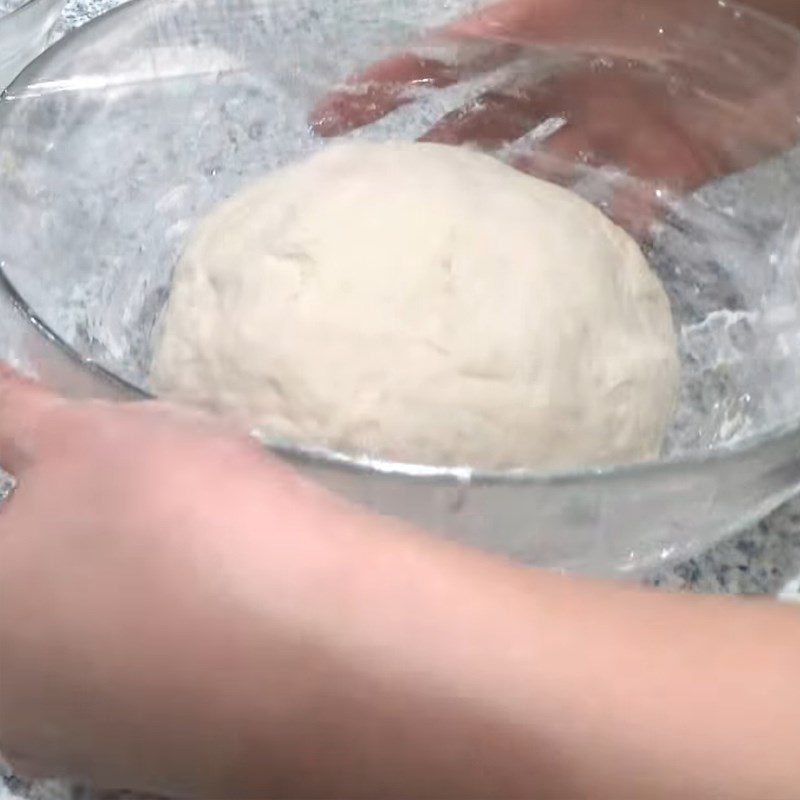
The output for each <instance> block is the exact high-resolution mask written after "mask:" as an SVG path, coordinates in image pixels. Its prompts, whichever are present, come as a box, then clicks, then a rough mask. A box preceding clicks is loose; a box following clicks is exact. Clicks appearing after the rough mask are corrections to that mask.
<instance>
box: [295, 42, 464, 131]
mask: <svg viewBox="0 0 800 800" xmlns="http://www.w3.org/2000/svg"><path fill="white" fill-rule="evenodd" d="M457 80H458V73H457V70H456V68H455V67H453V66H451V65H448V64H445V63H443V62H441V61H437V60H435V59H428V58H421V57H419V56H415V55H412V54H410V53H406V54H404V55H400V56H396V57H394V58H391V59H388V60H387V61H382V62H381V63H379V64H376V65H374V66H373V67H370V69H368V70H366V71H365V72H364V73H362V74H361V75H358V76H356V77H355V78H352V79H351V80H350V81H348V84H347V86H345V87H344V88H343V89H340V90H338V91H335V92H332V93H331V94H329V95H328V96H327V97H325V98H323V100H322V102H320V103H319V105H317V107H316V108H315V109H314V110H313V111H312V113H311V118H310V121H311V127H312V129H313V131H314V133H316V134H317V136H323V137H330V136H340V135H341V134H343V133H347V132H348V131H351V130H355V129H356V128H361V127H364V126H365V125H370V124H372V123H373V122H377V121H378V120H379V119H381V118H382V117H384V116H386V115H387V114H389V113H391V112H392V111H395V110H396V109H398V108H400V106H402V105H404V104H406V103H408V102H410V101H411V99H412V98H411V89H412V88H413V87H415V86H431V87H435V88H444V87H446V86H451V85H452V84H453V83H455V82H456V81H457Z"/></svg>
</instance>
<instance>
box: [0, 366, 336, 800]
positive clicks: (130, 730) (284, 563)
mask: <svg viewBox="0 0 800 800" xmlns="http://www.w3.org/2000/svg"><path fill="white" fill-rule="evenodd" d="M0 463H1V464H2V466H3V467H4V468H6V469H7V470H9V471H11V472H12V473H13V474H14V475H15V476H16V477H17V479H18V486H17V488H16V490H15V492H14V493H13V495H12V497H11V499H10V500H9V501H8V503H7V504H3V506H2V507H0V752H2V753H3V754H4V755H5V757H6V758H7V759H8V760H9V761H10V763H11V765H12V766H13V767H14V768H15V769H17V770H18V771H20V772H21V773H24V774H26V775H28V776H53V775H67V776H72V777H75V778H81V779H91V780H94V781H97V782H98V783H99V784H100V785H101V786H103V785H105V786H109V787H115V786H120V785H122V786H130V787H137V788H145V789H148V788H149V789H153V790H168V789H171V790H177V791H189V792H192V791H194V790H197V791H200V790H201V789H202V791H205V792H207V793H209V794H211V795H212V796H216V797H219V796H220V795H219V794H218V792H219V789H220V785H219V784H220V782H221V781H223V782H224V780H223V778H222V777H221V776H224V775H227V777H228V778H230V774H229V770H230V771H233V770H236V769H239V770H240V771H241V774H243V775H244V774H245V773H246V770H245V769H244V768H243V767H241V765H239V766H237V767H234V766H231V765H232V764H233V763H234V762H237V761H238V760H239V758H240V755H237V748H242V750H246V749H247V746H248V742H247V735H246V730H245V729H246V724H245V723H244V722H243V719H244V717H246V715H244V714H241V713H239V709H238V708H237V704H240V702H241V701H240V699H239V698H238V696H237V691H236V690H237V687H238V685H239V684H242V685H250V686H251V687H252V686H256V687H257V686H258V685H259V682H260V681H261V679H262V677H263V679H264V680H266V681H268V680H269V677H268V676H269V674H270V673H269V669H267V668H266V666H265V665H266V663H267V662H268V661H269V658H267V659H263V658H262V656H263V655H264V652H265V648H266V649H269V648H275V650H276V651H278V652H280V653H281V656H280V658H281V659H282V663H283V664H284V665H285V667H286V668H287V669H288V668H290V666H291V663H292V658H293V657H294V655H293V654H294V653H296V651H297V649H298V648H297V646H293V645H292V644H291V643H289V644H286V646H281V642H282V635H280V634H275V635H274V636H273V633H275V631H274V626H273V625H272V624H271V622H270V619H271V618H272V617H273V616H276V615H278V611H277V610H276V609H277V606H275V607H272V606H270V605H269V601H266V597H273V596H274V597H277V598H279V603H278V604H277V605H280V604H281V603H283V604H284V605H283V606H281V609H282V610H284V609H285V608H286V607H287V606H288V607H289V608H291V604H292V603H293V602H295V601H298V598H299V596H300V594H301V592H302V588H301V587H302V586H303V585H304V583H303V580H301V579H299V578H298V577H297V574H296V573H294V571H293V568H292V565H293V564H294V563H297V562H302V574H303V575H304V576H307V577H308V579H309V580H311V579H313V576H314V574H315V564H316V563H317V558H318V557H321V554H322V553H326V552H327V551H326V550H325V548H324V547H322V546H321V547H320V548H319V550H317V549H316V546H315V544H314V542H315V541H316V539H315V537H316V533H317V531H320V530H321V531H323V532H324V533H327V534H328V536H329V537H331V538H333V539H335V534H334V533H333V529H334V528H335V527H336V520H337V519H338V518H340V517H341V516H342V515H343V512H342V508H341V504H340V503H339V502H338V501H336V500H335V499H333V498H331V497H329V496H328V495H327V494H326V493H324V492H323V491H322V490H317V489H316V488H315V487H310V486H307V485H306V484H305V483H304V482H302V481H301V480H300V479H298V478H296V477H295V476H294V474H293V473H291V472H289V471H288V470H286V469H284V468H282V467H281V466H280V465H278V464H277V463H273V462H271V461H269V460H268V459H267V458H266V457H265V454H264V453H263V451H262V449H261V448H260V447H259V446H257V445H256V444H255V443H251V442H250V440H249V439H248V438H247V437H244V436H241V435H239V434H237V433H235V432H234V433H232V432H231V431H229V430H228V429H227V428H226V427H225V426H224V425H222V424H220V423H217V422H212V421H209V420H207V419H205V418H204V417H201V416H197V415H194V414H191V413H183V412H179V411H176V410H174V409H171V408H169V407H166V406H162V405H159V404H144V403H143V404H133V405H113V404H110V403H103V402H70V401H66V400H63V399H61V398H59V397H56V396H54V395H52V394H50V393H48V392H46V391H45V390H44V389H42V388H40V387H39V386H37V385H34V384H32V383H29V382H26V381H22V380H21V379H19V378H16V377H14V376H13V375H11V374H10V373H8V372H7V371H4V372H3V373H2V376H0ZM317 513H319V515H320V516H319V517H317V516H316V514H317ZM273 522H275V523H276V524H275V525H273V524H272V523H273ZM318 523H319V524H318ZM326 563H329V564H334V565H335V563H336V560H335V558H330V559H327V562H326ZM287 584H288V585H287ZM265 587H266V588H268V589H269V591H266V592H265ZM273 592H274V594H273ZM254 597H257V598H258V600H254V599H253V598H254ZM290 616H291V615H290V614H288V613H284V614H283V615H282V619H283V620H284V621H285V620H286V619H288V618H289V617H290ZM289 638H290V639H292V635H290V636H289ZM254 661H258V662H259V667H258V679H257V680H253V679H252V676H248V668H249V666H248V665H252V664H253V662H254ZM254 669H255V668H254ZM262 673H263V674H262ZM249 678H250V679H249ZM251 690H252V689H251ZM262 694H263V693H262ZM247 702H248V704H249V706H250V707H255V706H257V705H258V703H257V702H253V701H252V700H248V701H247ZM262 711H263V709H262ZM268 716H269V715H268V713H266V712H265V717H268ZM232 718H235V719H236V722H235V723H232V722H230V720H231V719H232ZM226 720H228V722H226ZM231 728H233V730H231ZM220 742H221V743H222V744H220ZM226 765H227V766H226Z"/></svg>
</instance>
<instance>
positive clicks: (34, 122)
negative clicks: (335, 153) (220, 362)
mask: <svg viewBox="0 0 800 800" xmlns="http://www.w3.org/2000/svg"><path fill="white" fill-rule="evenodd" d="M697 5H703V6H705V5H706V4H699V3H694V4H688V5H684V3H683V2H682V0H676V2H675V3H674V4H672V5H670V7H669V9H668V10H664V9H662V10H660V11H658V12H657V13H656V12H653V11H650V10H648V4H647V3H645V2H638V1H637V2H632V0H597V1H596V7H597V9H596V11H594V12H592V13H586V14H584V15H583V16H582V17H580V18H579V19H580V24H576V23H575V21H574V20H573V21H572V24H570V25H569V26H565V27H561V28H560V27H558V26H557V25H556V26H552V27H551V28H539V29H536V30H534V29H531V28H525V27H524V26H517V27H509V28H507V29H502V30H496V31H494V32H493V34H492V36H491V38H486V37H483V38H475V37H466V36H463V37H456V36H452V35H448V36H444V37H442V36H434V37H431V36H430V35H429V34H430V33H431V32H433V31H438V32H440V31H441V30H442V26H445V25H447V24H449V23H451V22H454V21H456V20H459V19H462V18H463V17H464V16H465V15H469V14H473V13H475V12H476V10H480V8H481V6H480V4H476V3H474V2H471V0H448V1H447V2H441V0H435V1H434V0H402V1H401V0H291V1H289V0H272V1H271V2H265V1H264V0H174V1H173V2H171V3H164V2H160V0H134V2H131V3H129V4H127V5H126V6H123V7H121V8H119V9H117V10H116V11H115V12H112V13H111V14H108V15H106V16H105V17H103V18H101V19H99V20H97V21H95V22H94V23H92V24H90V25H88V26H86V27H85V28H84V29H82V30H81V31H79V32H78V33H76V34H74V35H72V36H69V37H67V38H66V39H65V40H64V41H62V42H61V43H59V44H58V45H57V46H56V47H54V48H51V50H49V51H48V52H47V53H45V55H44V56H42V57H41V58H40V59H38V60H37V61H36V62H35V63H34V64H33V65H32V66H31V67H29V68H28V69H27V70H26V71H25V72H24V73H23V75H22V76H21V77H20V79H18V80H17V81H16V83H15V84H14V85H13V86H12V87H11V89H10V90H9V91H8V92H7V94H6V96H5V97H4V98H3V100H2V103H0V115H2V119H1V120H0V172H1V173H2V179H1V180H0V207H2V208H3V214H2V215H0V260H1V262H2V269H3V271H4V273H5V275H6V276H7V277H8V279H9V280H10V281H11V282H12V283H13V284H14V286H15V287H16V289H17V290H18V292H19V293H20V294H21V296H22V297H23V298H24V299H25V300H26V301H27V303H28V304H29V305H30V307H31V308H32V309H33V311H34V313H35V314H36V316H37V317H38V318H39V319H40V320H41V321H42V322H43V323H44V324H45V325H46V326H47V327H49V328H50V329H51V331H52V332H54V333H55V335H56V336H57V337H59V338H60V339H61V340H63V342H65V343H66V344H67V345H68V346H69V347H71V348H74V350H75V351H77V353H78V354H79V355H80V356H81V357H82V358H84V359H86V360H88V361H92V362H95V363H99V364H101V365H102V366H103V367H105V368H106V369H108V370H109V371H110V372H112V373H113V374H114V375H117V376H119V377H120V378H122V379H123V380H124V381H127V382H129V383H131V384H133V385H134V386H137V387H140V388H141V389H143V390H145V391H146V389H147V375H148V368H149V362H150V358H151V348H152V339H153V332H154V327H155V325H156V323H157V320H158V317H159V313H160V311H161V309H162V308H163V305H164V302H165V300H166V298H167V296H168V293H169V284H170V277H171V273H172V269H173V267H174V265H175V263H176V261H177V259H178V258H179V256H180V253H181V250H182V248H183V247H184V244H185V242H186V239H187V236H188V234H189V233H190V231H191V229H192V226H193V225H194V224H195V223H196V222H197V221H198V220H199V219H200V218H201V217H202V216H203V215H204V214H205V213H207V212H208V211H209V210H210V209H211V208H212V207H213V206H214V205H215V204H216V203H217V202H219V201H220V200H221V199H223V198H225V197H227V196H229V195H231V194H232V193H234V192H235V191H236V190H237V189H239V188H240V187H241V186H243V185H244V184H246V183H248V182H249V181H252V180H254V179H256V178H258V177H260V176H261V175H263V174H264V173H265V172H267V171H269V170H271V169H273V168H275V167H278V166H280V165H282V164H285V163H287V162H290V161H292V160H295V159H298V158H301V157H303V156H304V155H306V154H309V153H311V152H313V151H315V150H317V149H319V148H321V147H325V146H326V145H327V141H326V140H324V139H322V138H320V137H318V136H315V135H314V133H313V132H312V130H311V129H310V127H309V114H310V113H311V110H312V109H313V108H314V107H315V105H316V104H317V103H318V102H319V101H320V99H321V98H323V97H325V95H326V93H327V92H329V91H330V90H331V88H332V87H333V86H336V85H338V84H341V83H343V82H344V81H346V80H347V79H348V77H349V76H352V75H353V74H356V73H358V72H359V70H362V69H363V68H365V67H367V66H368V65H370V64H372V63H374V62H375V61H379V60H380V59H383V58H386V57H388V56H391V55H393V54H396V53H398V52H415V53H417V54H419V55H420V56H421V57H423V58H425V59H431V58H434V59H437V60H442V61H445V62H447V63H450V64H452V63H462V62H472V61H475V60H480V59H484V61H483V62H481V63H484V64H488V65H489V66H486V67H485V69H482V70H480V71H477V72H476V73H475V74H470V75H468V76H466V77H465V78H464V80H463V81H460V82H458V83H455V84H453V85H450V86H447V87H445V88H435V87H433V86H431V85H428V84H425V83H424V82H423V83H422V84H420V85H417V86H414V87H412V91H411V94H410V96H409V98H408V99H409V100H410V102H407V103H405V104H404V105H402V106H401V107H400V108H398V109H397V110H395V111H394V112H392V113H390V114H388V115H387V116H386V117H384V118H382V119H380V120H378V121H376V122H374V123H373V124H370V125H367V126H365V127H363V128H360V129H357V130H354V131H351V132H348V133H346V134H345V135H346V136H350V137H366V138H369V139H375V140H384V139H398V138H404V139H413V138H416V137H419V136H421V135H423V134H425V132H426V131H428V130H429V129H430V128H431V126H433V125H434V124H435V123H436V122H437V121H438V120H440V119H441V118H442V117H443V116H445V115H447V114H451V113H453V112H457V110H458V109H460V108H463V107H464V105H465V104H466V105H467V106H468V107H469V106H470V104H472V106H473V108H474V107H475V103H480V102H483V100H484V99H485V98H486V96H487V95H486V92H487V91H488V92H490V93H491V92H495V93H496V92H498V91H503V92H506V93H507V92H509V91H510V92H512V93H513V92H514V91H516V90H517V89H518V88H519V86H521V85H523V84H524V86H525V87H527V89H526V90H528V89H529V88H530V87H531V86H534V87H536V86H538V87H543V89H546V88H547V87H552V86H554V85H555V86H557V87H558V91H556V92H555V94H554V96H553V97H551V99H550V102H549V104H548V106H547V107H546V108H545V109H544V110H543V111H542V113H541V114H540V115H539V117H538V118H537V119H535V120H532V121H531V123H530V125H529V126H528V130H527V131H526V132H524V133H522V134H520V135H519V136H517V137H515V138H514V139H513V140H512V141H508V142H504V143H503V144H502V145H498V146H496V147H494V148H493V150H494V152H495V153H496V155H497V157H498V158H502V159H506V160H511V161H513V162H514V163H515V164H519V165H523V166H525V168H528V169H530V170H531V171H534V172H540V173H543V174H546V176H547V177H550V178H551V179H556V180H559V181H560V182H561V183H563V184H564V185H567V186H569V187H571V188H573V189H574V190H575V191H578V192H580V193H581V194H583V195H584V196H585V197H587V198H588V199H590V200H591V201H592V202H595V203H596V204H598V205H600V206H601V207H603V208H604V209H605V210H607V211H608V212H609V213H619V211H620V208H619V198H620V197H623V198H626V199H627V203H628V206H631V205H632V206H633V213H632V214H630V213H627V212H626V214H623V215H622V218H623V220H624V221H626V222H627V223H628V224H629V225H630V226H632V229H634V230H635V231H636V232H637V233H639V234H642V241H643V245H644V246H645V248H646V252H647V254H648V256H649V258H650V261H651V264H652V265H653V267H654V269H656V270H657V272H658V273H659V275H660V277H661V278H662V280H663V282H664V284H665V286H666V288H667V291H668V293H669V295H670V297H671V300H672V303H673V309H674V314H675V319H676V324H677V326H678V329H679V334H680V347H681V360H682V366H683V376H682V393H681V399H680V407H679V409H678V412H677V415H676V418H675V422H674V424H673V426H672V429H671V431H670V434H669V440H668V442H667V445H666V449H665V453H664V457H665V458H680V457H687V456H689V457H693V456H697V455H698V454H703V453H707V452H708V451H709V450H712V449H715V448H720V447H729V446H731V445H735V444H738V443H741V442H744V441H746V440H748V439H749V438H750V437H754V436H758V435H764V434H765V433H768V432H769V431H770V430H773V429H776V428H779V427H781V426H785V425H786V424H787V423H789V422H792V421H793V420H795V419H796V418H797V417H798V414H800V380H798V376H800V277H799V275H800V272H799V271H798V254H797V251H798V247H800V237H798V232H799V231H800V225H799V224H798V223H799V222H800V217H799V216H798V211H797V210H796V209H798V208H800V204H799V203H798V201H799V200H800V196H798V195H800V191H798V188H796V187H800V164H798V162H797V159H796V158H795V157H794V154H793V152H792V150H791V148H792V146H793V144H794V142H795V141H796V140H797V138H798V136H797V134H798V130H800V124H798V120H797V118H796V117H795V114H794V112H793V111H792V112H791V114H788V115H787V113H785V109H787V108H793V107H794V106H792V103H791V98H795V99H797V97H798V96H800V78H798V75H799V74H800V73H798V71H797V70H798V67H797V64H800V58H799V57H800V45H799V44H798V38H797V37H796V35H795V34H794V33H793V32H792V31H790V30H789V29H788V28H785V27H783V26H781V25H779V24H777V23H774V22H773V21H771V20H769V19H767V18H765V17H762V16H759V15H758V14H755V13H752V12H746V11H744V10H742V9H739V8H737V7H735V6H731V5H725V4H720V5H717V4H713V7H711V8H706V9H705V10H704V11H703V13H699V12H696V11H695V12H690V11H689V10H687V9H691V8H692V6H697ZM588 7H589V4H585V5H584V8H588ZM609 21H611V22H613V25H612V24H609ZM503 50H504V51H506V52H507V53H510V56H506V57H503V58H502V59H494V58H485V56H486V55H487V54H489V55H491V54H493V53H495V52H500V51H503ZM598 76H599V78H598ZM609 77H610V78H611V80H606V78H609ZM595 79H598V80H601V81H604V82H605V83H604V85H606V87H607V90H606V95H597V94H596V93H595V94H592V92H589V93H588V100H587V93H586V91H585V87H586V86H587V85H588V86H590V87H591V86H592V85H593V83H592V82H593V81H594V80H595ZM520 82H522V83H520ZM554 82H555V83H554ZM587 82H588V83H587ZM631 86H632V87H633V88H634V89H635V91H634V92H633V93H631V92H630V91H629V88H630V87H631ZM509 87H510V88H509ZM581 87H583V88H581ZM615 87H616V88H615ZM619 87H622V88H619ZM636 92H639V94H638V95H637V94H636ZM551 94H552V93H551ZM489 96H491V94H490V95H489ZM598 96H600V98H601V100H602V102H600V103H598V102H595V103H594V111H591V108H592V104H591V102H589V101H591V99H592V98H595V100H596V99H597V97H598ZM622 96H624V97H625V98H627V99H630V98H631V97H633V98H634V106H636V107H637V108H638V107H639V106H648V107H650V106H652V107H653V108H662V109H666V110H665V111H664V113H663V115H662V117H663V118H658V119H661V121H662V122H663V126H662V127H661V128H653V129H652V130H651V129H649V128H646V127H642V125H641V124H640V122H639V118H638V117H636V116H634V117H633V118H630V117H628V116H626V114H625V113H618V110H617V106H616V104H615V103H616V100H617V99H618V98H619V97H622ZM636 98H638V99H636ZM764 98H766V100H765V99H764ZM770 98H773V101H770ZM774 98H777V99H774ZM653 101H655V102H653ZM770 102H771V104H770ZM765 103H766V104H765ZM637 104H638V105H637ZM671 104H673V105H674V107H675V108H676V109H680V114H679V115H678V116H676V117H672V116H670V115H669V113H667V112H668V111H669V109H670V108H671V107H672V106H671ZM776 109H778V111H776ZM780 109H783V111H781V110H780ZM589 113H593V114H594V115H595V118H597V119H600V120H602V125H601V127H602V129H603V130H602V136H601V138H602V140H603V142H605V146H604V147H603V148H599V149H595V150H592V151H591V152H589V151H588V150H586V149H580V148H577V149H575V150H574V151H573V152H571V153H565V152H563V151H562V150H555V149H554V148H552V147H551V146H550V145H551V144H552V142H553V141H554V138H553V137H558V136H559V135H560V133H561V134H563V131H564V130H569V129H570V126H573V127H575V126H578V125H579V124H580V123H581V120H582V119H583V117H582V116H581V115H582V114H589ZM651 116H652V115H651ZM676 129H678V130H679V132H680V133H681V135H683V134H687V133H688V134H693V133H697V132H698V131H700V132H702V136H700V137H699V139H700V140H701V144H700V145H698V146H697V147H696V150H693V149H692V147H693V144H692V143H691V142H690V143H689V144H688V145H687V147H688V148H689V149H688V151H687V152H688V156H687V158H688V159H689V160H690V161H692V163H695V162H698V163H700V164H701V166H702V167H703V169H705V167H706V166H708V165H707V164H705V163H704V159H705V161H708V162H712V163H711V166H710V167H708V169H707V170H706V171H705V172H703V173H702V175H700V176H699V177H700V178H702V177H712V178H714V177H717V176H719V175H720V174H721V173H722V172H725V171H726V170H727V169H728V168H730V169H734V170H736V172H735V174H733V175H731V176H729V177H726V178H724V179H721V180H716V181H713V182H711V183H708V184H706V185H705V186H704V187H703V188H701V189H699V190H697V191H688V192H678V191H675V190H673V188H670V187H671V183H672V181H673V179H674V178H675V174H674V173H673V167H674V165H675V161H674V158H673V155H674V150H672V149H670V147H671V145H670V146H668V145H667V144H665V141H666V140H665V139H663V138H662V134H661V131H662V130H666V131H669V132H672V133H674V132H675V130H676ZM643 136H645V137H647V138H646V141H645V142H644V144H642V142H641V141H640V142H639V145H638V147H639V150H640V152H642V153H644V154H645V156H646V158H649V159H650V162H649V164H648V168H647V170H645V173H646V174H644V175H641V176H638V177H637V175H635V174H631V171H630V170H629V169H628V168H627V165H626V163H625V161H624V158H622V159H620V158H618V157H617V156H619V154H620V153H623V154H624V153H625V152H627V151H626V148H627V147H628V144H629V143H630V141H631V140H634V139H635V138H636V137H639V139H641V138H642V137H643ZM684 138H686V137H684ZM688 138H689V139H691V136H689V137H688ZM531 152H534V153H539V154H544V155H545V156H546V158H543V159H534V160H531V159H530V154H531ZM714 159H717V161H719V162H721V163H722V166H720V165H719V164H717V162H716V161H714ZM765 159H766V160H765ZM742 168H744V169H742ZM689 171H690V172H691V170H689ZM695 177H698V176H697V175H696V176H695ZM695 182H698V183H699V182H701V180H697V181H695ZM679 183H680V181H679ZM684 184H685V188H687V189H691V188H693V182H692V180H691V179H686V180H685V181H684ZM653 209H654V213H653V218H654V220H655V222H654V224H653V225H652V226H650V228H649V229H648V230H647V232H646V233H644V234H643V228H642V226H641V225H640V223H641V219H642V216H643V215H645V216H646V217H647V219H648V220H649V219H650V211H649V210H653ZM306 444H308V443H306ZM311 444H313V443H311Z"/></svg>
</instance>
